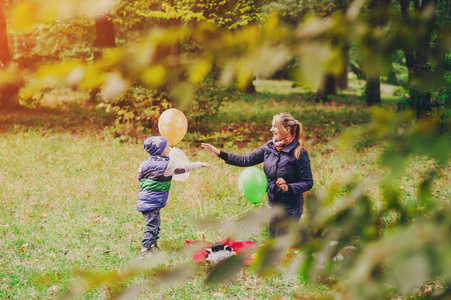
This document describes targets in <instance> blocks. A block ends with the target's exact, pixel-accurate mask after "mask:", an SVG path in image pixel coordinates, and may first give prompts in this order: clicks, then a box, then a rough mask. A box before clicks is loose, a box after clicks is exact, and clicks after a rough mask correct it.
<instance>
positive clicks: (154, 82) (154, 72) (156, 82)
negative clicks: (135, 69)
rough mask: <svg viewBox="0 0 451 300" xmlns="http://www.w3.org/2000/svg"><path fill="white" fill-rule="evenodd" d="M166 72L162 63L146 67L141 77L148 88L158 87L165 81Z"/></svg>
mask: <svg viewBox="0 0 451 300" xmlns="http://www.w3.org/2000/svg"><path fill="white" fill-rule="evenodd" d="M166 74H167V71H166V68H165V67H164V66H163V65H162V64H158V65H153V66H150V67H148V68H146V69H145V70H144V72H143V73H142V75H141V79H142V81H143V82H144V84H145V85H146V86H147V87H148V88H157V87H160V86H162V85H163V84H164V83H165V81H166Z"/></svg>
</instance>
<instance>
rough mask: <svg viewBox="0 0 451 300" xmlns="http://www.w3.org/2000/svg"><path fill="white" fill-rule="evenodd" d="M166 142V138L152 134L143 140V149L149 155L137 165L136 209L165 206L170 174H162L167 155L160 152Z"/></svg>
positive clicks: (143, 209) (165, 165)
mask: <svg viewBox="0 0 451 300" xmlns="http://www.w3.org/2000/svg"><path fill="white" fill-rule="evenodd" d="M167 143H168V140H167V139H166V138H164V137H160V136H152V137H150V138H148V139H146V140H145V141H144V149H145V150H146V151H147V153H149V155H150V157H149V159H147V160H145V161H144V162H143V163H141V166H140V167H139V172H138V180H139V183H140V187H139V192H138V204H137V209H138V211H150V210H153V209H155V208H161V207H164V206H166V201H167V199H168V196H169V189H170V188H171V180H172V176H164V174H163V173H164V171H165V170H166V168H167V166H168V163H169V157H168V156H162V155H161V153H163V151H164V149H165V147H166V144H167Z"/></svg>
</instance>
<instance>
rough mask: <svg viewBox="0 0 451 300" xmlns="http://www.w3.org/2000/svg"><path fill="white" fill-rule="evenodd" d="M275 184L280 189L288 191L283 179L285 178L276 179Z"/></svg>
mask: <svg viewBox="0 0 451 300" xmlns="http://www.w3.org/2000/svg"><path fill="white" fill-rule="evenodd" d="M276 184H277V186H278V187H280V188H281V189H282V191H284V192H288V184H287V182H286V181H285V179H283V178H279V179H277V181H276Z"/></svg>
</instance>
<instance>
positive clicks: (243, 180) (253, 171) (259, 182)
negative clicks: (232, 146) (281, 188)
mask: <svg viewBox="0 0 451 300" xmlns="http://www.w3.org/2000/svg"><path fill="white" fill-rule="evenodd" d="M238 188H239V189H240V192H241V195H243V196H244V198H246V199H247V200H248V201H249V202H251V203H259V202H260V201H262V198H263V196H264V195H265V193H266V190H267V189H268V181H267V179H266V175H265V173H263V171H262V170H261V169H259V168H257V167H249V168H246V169H244V170H243V171H242V172H241V174H240V176H238Z"/></svg>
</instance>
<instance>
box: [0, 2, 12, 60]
mask: <svg viewBox="0 0 451 300" xmlns="http://www.w3.org/2000/svg"><path fill="white" fill-rule="evenodd" d="M10 62H11V54H10V53H9V45H8V34H7V32H6V19H5V10H4V1H3V0H0V68H1V67H4V66H7V65H8V64H9V63H10Z"/></svg>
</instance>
